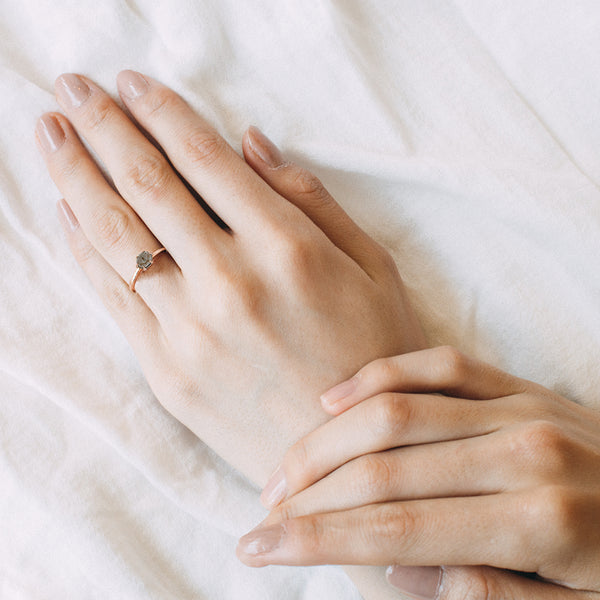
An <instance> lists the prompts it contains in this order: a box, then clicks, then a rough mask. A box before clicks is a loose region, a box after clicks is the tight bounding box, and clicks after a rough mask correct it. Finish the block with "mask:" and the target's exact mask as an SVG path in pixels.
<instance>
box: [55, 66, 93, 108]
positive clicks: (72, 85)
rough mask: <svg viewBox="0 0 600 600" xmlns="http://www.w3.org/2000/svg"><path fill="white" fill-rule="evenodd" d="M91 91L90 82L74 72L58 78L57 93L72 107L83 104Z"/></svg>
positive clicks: (64, 102) (60, 98)
mask: <svg viewBox="0 0 600 600" xmlns="http://www.w3.org/2000/svg"><path fill="white" fill-rule="evenodd" d="M91 93H92V90H91V89H90V87H89V86H88V84H87V83H86V82H85V81H84V80H83V79H82V78H81V77H79V75H75V74H74V73H65V74H64V75H61V76H60V77H59V78H58V79H57V80H56V95H57V96H58V98H59V100H61V101H62V103H63V104H66V105H67V106H70V107H71V108H78V107H79V106H81V105H82V104H83V103H84V102H85V101H86V100H87V99H88V98H89V97H90V94H91Z"/></svg>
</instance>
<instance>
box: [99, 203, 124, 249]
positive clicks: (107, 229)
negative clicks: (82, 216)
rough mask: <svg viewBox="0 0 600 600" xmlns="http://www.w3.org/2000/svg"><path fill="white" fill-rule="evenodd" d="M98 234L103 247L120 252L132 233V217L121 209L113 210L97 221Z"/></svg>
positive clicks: (106, 212)
mask: <svg viewBox="0 0 600 600" xmlns="http://www.w3.org/2000/svg"><path fill="white" fill-rule="evenodd" d="M95 225H96V232H97V234H98V237H99V239H100V241H101V243H102V244H103V246H104V247H105V248H106V249H108V250H113V251H119V250H120V249H121V248H123V247H124V245H125V244H126V243H127V240H128V239H129V235H130V231H131V216H130V215H129V214H128V213H127V212H126V211H124V210H122V209H121V208H111V209H108V210H105V211H103V212H101V213H100V215H99V216H97V217H96V219H95Z"/></svg>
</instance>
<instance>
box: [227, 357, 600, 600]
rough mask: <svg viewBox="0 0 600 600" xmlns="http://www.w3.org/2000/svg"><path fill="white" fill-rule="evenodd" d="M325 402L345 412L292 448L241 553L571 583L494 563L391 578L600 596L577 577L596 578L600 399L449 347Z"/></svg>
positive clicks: (446, 596)
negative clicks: (571, 396) (597, 402)
mask: <svg viewBox="0 0 600 600" xmlns="http://www.w3.org/2000/svg"><path fill="white" fill-rule="evenodd" d="M439 394H445V395H439ZM322 400H323V406H324V408H325V409H326V410H327V411H328V412H329V413H330V414H336V415H339V416H337V417H336V418H335V419H333V420H332V421H329V422H328V423H326V424H325V425H323V426H321V427H320V428H319V429H317V430H315V431H314V432H313V433H311V434H309V435H308V436H306V437H305V438H303V439H302V440H300V441H299V442H297V443H296V444H295V445H294V446H292V447H291V448H290V450H289V451H288V452H287V454H286V456H285V457H284V460H283V463H282V466H281V468H280V469H279V470H278V471H277V475H276V476H275V478H274V479H273V480H272V481H271V482H270V483H269V484H268V485H267V487H266V488H265V491H264V492H263V501H264V503H265V504H266V505H267V506H269V507H270V508H274V510H273V512H272V513H271V515H270V516H269V517H268V518H267V519H266V521H265V522H263V523H262V524H261V526H260V528H259V529H257V530H254V531H253V532H251V533H250V534H249V535H248V536H245V538H242V540H241V543H240V546H239V547H238V554H239V556H240V558H241V559H242V560H243V561H244V562H246V563H247V564H249V565H252V566H262V565H266V564H292V565H300V564H302V565H308V564H322V563H339V564H380V565H385V564H397V565H403V566H411V565H412V566H431V565H490V566H493V567H498V568H502V569H511V570H514V571H522V572H529V573H536V574H537V575H538V576H539V577H541V578H544V579H550V580H554V581H560V582H562V585H558V584H550V583H547V582H540V581H536V580H532V579H529V578H524V577H522V576H518V575H515V574H512V573H509V572H507V571H500V570H496V569H489V568H487V569H486V568H482V567H473V568H470V569H464V568H463V569H459V568H451V567H446V568H445V569H444V570H443V577H442V578H441V579H440V571H439V569H433V570H432V569H424V570H423V569H417V570H415V571H413V570H406V569H402V568H399V567H398V568H396V569H395V571H392V575H391V577H392V579H396V580H397V579H398V578H400V577H402V578H403V579H404V581H405V582H406V580H407V577H408V578H411V577H412V578H413V580H412V584H413V585H421V586H427V585H429V590H428V591H429V592H430V593H431V595H426V596H423V597H428V598H429V597H431V598H434V597H435V598H440V599H443V600H455V599H456V600H458V599H462V598H473V599H474V600H475V599H478V598H487V599H489V600H499V599H504V598H511V599H512V598H515V599H516V598H528V599H529V598H531V599H534V598H549V599H554V598H557V599H558V598H578V597H581V598H598V597H599V596H598V595H596V594H588V593H581V594H579V593H578V592H574V591H572V590H571V589H567V588H572V589H573V590H592V591H596V592H600V543H599V540H600V414H599V413H598V412H597V411H595V410H592V409H587V408H584V407H581V406H579V405H577V404H574V403H573V402H570V401H568V400H566V399H565V398H562V397H560V396H558V395H556V394H554V393H552V392H550V391H549V390H547V389H545V388H543V387H541V386H539V385H536V384H534V383H531V382H529V381H525V380H523V379H519V378H517V377H513V376H511V375H508V374H506V373H504V372H502V371H500V370H498V369H495V368H493V367H491V366H490V365H487V364H485V363H482V362H479V361H476V360H473V359H469V358H466V357H465V356H464V355H462V354H461V353H459V352H457V351H456V350H454V349H453V348H435V349H432V350H424V351H420V352H415V353H410V354H406V355H404V356H397V357H393V358H389V359H380V360H376V361H374V362H372V363H370V364H368V365H367V366H366V367H364V368H362V369H361V370H360V371H359V372H358V374H357V375H356V376H355V377H353V378H352V379H351V380H349V381H348V382H345V383H344V384H342V385H340V386H338V387H336V388H334V389H333V390H331V391H330V392H328V393H326V394H324V396H323V397H322ZM265 540H266V541H265ZM269 541H270V542H271V543H269ZM273 542H276V543H275V544H274V543H273ZM269 545H271V546H273V550H272V551H269ZM415 578H416V579H415ZM440 581H441V587H440ZM423 589H424V588H423V587H421V591H423ZM436 590H437V594H438V595H437V596H435V595H434V592H435V591H436ZM468 590H470V592H469V593H470V595H469V594H467V591H468ZM413 591H414V590H413Z"/></svg>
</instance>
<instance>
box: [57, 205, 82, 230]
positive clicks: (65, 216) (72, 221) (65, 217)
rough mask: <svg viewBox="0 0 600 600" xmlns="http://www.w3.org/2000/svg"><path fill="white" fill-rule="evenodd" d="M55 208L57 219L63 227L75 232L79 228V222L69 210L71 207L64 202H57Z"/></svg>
mask: <svg viewBox="0 0 600 600" xmlns="http://www.w3.org/2000/svg"><path fill="white" fill-rule="evenodd" d="M57 206H58V218H59V219H60V221H61V222H62V225H63V227H64V228H65V229H67V230H69V231H75V230H76V229H77V228H78V227H79V221H78V220H77V217H76V216H75V214H74V213H73V211H72V210H71V207H70V206H69V205H68V204H67V203H66V201H65V200H59V201H58V202H57Z"/></svg>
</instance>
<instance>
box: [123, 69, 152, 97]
mask: <svg viewBox="0 0 600 600" xmlns="http://www.w3.org/2000/svg"><path fill="white" fill-rule="evenodd" d="M117 87H118V88H119V92H121V94H122V95H123V96H125V97H126V98H128V99H129V100H135V99H136V98H139V97H140V96H143V95H144V94H145V93H146V92H147V91H148V87H149V86H148V82H147V81H146V80H145V79H144V77H143V76H142V75H141V74H140V73H137V72H136V71H121V72H120V73H119V74H118V75H117Z"/></svg>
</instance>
